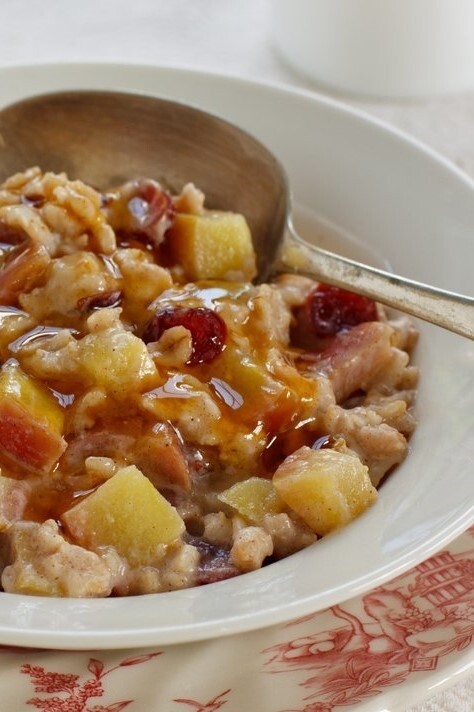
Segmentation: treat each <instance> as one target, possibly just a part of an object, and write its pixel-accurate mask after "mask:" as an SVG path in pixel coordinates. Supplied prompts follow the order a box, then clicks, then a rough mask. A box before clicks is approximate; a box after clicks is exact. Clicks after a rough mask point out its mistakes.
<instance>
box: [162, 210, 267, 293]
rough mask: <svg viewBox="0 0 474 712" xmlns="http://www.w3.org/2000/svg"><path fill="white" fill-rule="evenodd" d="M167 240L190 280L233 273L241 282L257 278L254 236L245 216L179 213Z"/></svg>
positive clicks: (173, 254)
mask: <svg viewBox="0 0 474 712" xmlns="http://www.w3.org/2000/svg"><path fill="white" fill-rule="evenodd" d="M167 239H168V244H169V246H170V251H171V255H172V258H173V259H174V260H175V261H176V262H178V263H179V264H180V265H181V266H182V267H183V269H184V272H185V275H186V277H187V279H190V280H200V279H227V278H228V277H229V276H230V277H232V274H233V273H235V274H236V275H238V279H239V280H240V281H245V280H251V279H253V277H255V274H256V267H255V253H254V250H253V245H252V237H251V235H250V230H249V227H248V225H247V222H246V220H245V218H244V217H243V215H239V214H238V213H227V212H206V213H204V215H185V214H178V215H176V217H175V219H174V223H173V225H172V226H171V228H170V229H169V231H168V233H167Z"/></svg>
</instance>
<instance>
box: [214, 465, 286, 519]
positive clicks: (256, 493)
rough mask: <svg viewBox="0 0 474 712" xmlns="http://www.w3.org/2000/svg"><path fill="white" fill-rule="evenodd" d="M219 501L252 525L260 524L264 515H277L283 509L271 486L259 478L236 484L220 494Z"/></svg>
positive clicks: (267, 481)
mask: <svg viewBox="0 0 474 712" xmlns="http://www.w3.org/2000/svg"><path fill="white" fill-rule="evenodd" d="M219 499H220V501H221V502H224V503H225V504H228V505H229V506H230V507H232V509H235V510H236V511H237V512H238V513H239V514H240V515H241V516H242V517H244V519H246V520H247V521H249V522H251V523H252V524H260V523H261V522H262V520H263V517H264V516H265V514H279V513H280V512H282V511H283V509H284V504H283V502H282V500H281V498H280V495H279V494H278V492H277V491H276V489H275V487H274V486H273V484H272V483H271V482H270V481H269V480H265V479H262V478H261V477H250V478H249V479H248V480H244V481H243V482H237V483H236V484H235V485H232V487H229V489H227V490H224V492H221V493H220V495H219Z"/></svg>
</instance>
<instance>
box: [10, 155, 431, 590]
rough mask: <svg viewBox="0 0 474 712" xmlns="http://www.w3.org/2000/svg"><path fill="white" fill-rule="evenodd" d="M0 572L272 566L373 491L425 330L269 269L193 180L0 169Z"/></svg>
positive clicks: (394, 442) (234, 218)
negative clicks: (172, 187)
mask: <svg viewBox="0 0 474 712" xmlns="http://www.w3.org/2000/svg"><path fill="white" fill-rule="evenodd" d="M0 243H1V244H0V265H1V269H0V322H1V329H0V357H1V364H2V365H1V370H0V467H1V475H0V536H1V537H2V546H1V550H2V558H1V571H2V576H1V583H2V588H3V590H4V591H6V592H9V593H22V594H36V595H43V596H72V597H106V596H111V595H115V596H117V595H120V596H124V595H135V594H145V593H157V592H161V591H170V590H175V589H180V588H186V587H189V586H195V585H201V584H206V583H211V582H215V581H219V580H222V579H226V578H229V577H232V576H236V575H238V574H242V573H245V572H249V571H253V570H255V569H258V568H260V567H262V566H265V565H267V564H269V563H271V562H273V561H275V560H278V559H280V558H283V557H285V556H288V555H291V554H293V553H295V552H297V551H298V550H300V549H302V548H304V547H307V546H309V545H312V544H313V543H314V542H315V541H316V540H317V539H318V538H319V537H321V536H324V535H325V534H327V533H329V532H331V531H333V530H334V529H337V528H339V527H341V526H344V525H346V524H348V523H349V522H351V521H352V520H353V519H354V518H355V517H357V516H359V515H360V514H362V513H363V512H364V511H365V510H366V509H367V508H368V507H370V506H371V505H372V504H373V503H374V501H375V500H376V497H377V487H378V485H379V484H380V482H381V480H382V479H383V478H384V477H385V475H386V474H387V473H388V472H389V471H390V470H392V469H393V468H394V467H395V466H396V465H397V464H399V463H400V462H401V461H402V460H403V459H404V458H405V456H406V454H407V449H408V444H407V443H408V438H409V436H410V434H411V433H412V431H413V429H414V425H415V422H414V418H413V415H412V410H411V406H412V402H413V398H414V394H415V388H416V382H417V369H416V368H415V367H414V366H412V365H411V364H410V356H409V353H410V350H411V348H412V347H413V345H414V343H415V341H416V331H415V329H414V328H413V326H412V325H411V322H410V321H409V320H408V319H406V318H403V317H398V318H397V319H396V320H393V319H390V318H388V317H387V315H386V314H385V312H384V310H383V309H382V308H381V307H380V306H379V305H376V304H375V303H373V302H372V301H370V300H368V299H365V298H364V297H359V296H356V295H354V294H351V293H349V292H345V291H343V290H340V289H337V288H334V287H328V286H327V285H322V284H317V283H315V282H313V281H311V280H309V279H307V278H305V277H299V276H295V275H280V276H279V277H276V278H275V279H274V281H272V282H271V283H268V284H256V283H254V282H253V280H254V278H255V276H256V260H255V254H254V250H253V246H252V240H251V234H250V231H249V228H248V226H247V223H246V221H245V218H244V216H242V215H239V214H234V213H230V212H219V211H214V210H211V209H208V208H207V206H206V205H205V196H204V195H203V194H202V192H201V191H199V190H198V189H197V188H196V187H195V186H193V185H192V184H188V185H186V186H184V187H183V189H182V191H181V193H180V194H179V195H171V194H170V193H169V192H167V191H165V190H164V189H162V188H161V187H160V185H159V184H158V183H156V182H155V181H153V180H149V179H139V180H135V181H130V182H129V183H127V184H125V185H123V186H121V187H119V188H118V189H117V190H116V191H113V192H110V193H106V194H102V193H100V192H98V191H97V190H95V189H94V188H92V187H90V186H87V185H85V184H84V183H82V182H81V181H77V180H70V179H69V178H68V177H67V176H66V175H65V174H58V175H56V174H52V173H43V172H42V171H41V170H40V169H38V168H32V169H29V170H27V171H26V172H24V173H21V174H17V175H15V176H13V177H11V178H9V179H8V180H7V181H5V183H3V185H1V186H0Z"/></svg>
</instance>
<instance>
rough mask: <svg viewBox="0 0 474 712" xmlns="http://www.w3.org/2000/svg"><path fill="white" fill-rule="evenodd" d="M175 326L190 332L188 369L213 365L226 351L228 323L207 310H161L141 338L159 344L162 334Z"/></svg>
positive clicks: (170, 308)
mask: <svg viewBox="0 0 474 712" xmlns="http://www.w3.org/2000/svg"><path fill="white" fill-rule="evenodd" d="M173 326H184V328H185V329H188V330H189V331H190V332H191V336H192V353H191V358H190V359H189V361H187V365H188V366H196V365H197V364H199V363H210V362H211V361H213V360H214V359H215V358H216V357H217V356H219V354H220V353H221V352H222V350H223V349H224V346H225V341H226V337H227V327H226V325H225V322H224V320H223V319H222V318H221V317H220V316H219V314H217V313H216V312H214V311H212V309H206V308H205V307H196V308H189V309H186V308H177V309H174V308H173V307H169V308H166V309H162V310H161V311H158V312H157V313H156V314H155V315H154V316H153V317H152V318H151V319H150V321H149V322H148V324H147V325H146V327H145V329H144V331H143V334H142V339H143V341H144V342H145V343H146V344H148V343H150V341H158V339H159V338H160V336H161V335H162V333H163V332H164V331H166V329H171V328H172V327H173Z"/></svg>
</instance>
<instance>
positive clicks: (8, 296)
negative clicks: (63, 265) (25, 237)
mask: <svg viewBox="0 0 474 712" xmlns="http://www.w3.org/2000/svg"><path fill="white" fill-rule="evenodd" d="M50 262H51V258H50V256H49V254H48V251H47V250H46V247H44V246H43V245H36V244H34V243H29V242H28V243H26V244H22V245H19V246H18V247H16V248H15V249H14V250H12V252H10V254H9V255H8V257H7V259H6V260H5V262H4V264H3V265H2V269H1V270H0V303H1V304H16V302H17V300H18V296H19V295H20V294H21V293H22V292H28V291H30V290H31V289H32V288H33V287H34V286H35V285H36V284H37V282H38V281H39V280H40V279H41V277H42V276H43V274H44V273H45V271H46V268H47V267H48V265H49V263H50Z"/></svg>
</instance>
